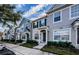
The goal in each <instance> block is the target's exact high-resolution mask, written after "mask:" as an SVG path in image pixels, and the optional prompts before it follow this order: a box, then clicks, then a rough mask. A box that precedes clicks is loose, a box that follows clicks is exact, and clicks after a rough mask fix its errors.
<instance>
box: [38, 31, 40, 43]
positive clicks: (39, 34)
mask: <svg viewBox="0 0 79 59" xmlns="http://www.w3.org/2000/svg"><path fill="white" fill-rule="evenodd" d="M38 41H39V44H40V30H39V40H38Z"/></svg>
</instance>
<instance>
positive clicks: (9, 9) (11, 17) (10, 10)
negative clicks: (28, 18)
mask: <svg viewBox="0 0 79 59" xmlns="http://www.w3.org/2000/svg"><path fill="white" fill-rule="evenodd" d="M15 8H16V5H14V4H11V5H10V4H1V5H0V12H2V14H3V16H2V17H1V18H2V19H3V20H2V19H0V21H2V22H3V24H6V22H13V23H14V25H16V21H18V20H20V18H21V13H20V12H15V11H14V9H15Z"/></svg>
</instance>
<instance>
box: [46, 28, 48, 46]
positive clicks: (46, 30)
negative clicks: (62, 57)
mask: <svg viewBox="0 0 79 59" xmlns="http://www.w3.org/2000/svg"><path fill="white" fill-rule="evenodd" d="M47 34H48V32H47V29H46V44H47V40H48V39H47V38H48V37H47Z"/></svg>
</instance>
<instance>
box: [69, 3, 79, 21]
mask: <svg viewBox="0 0 79 59" xmlns="http://www.w3.org/2000/svg"><path fill="white" fill-rule="evenodd" d="M75 5H76V4H75ZM75 5H71V6H70V7H69V19H70V20H72V19H76V18H78V17H79V16H75V17H71V7H72V6H75Z"/></svg>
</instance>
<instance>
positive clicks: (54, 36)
mask: <svg viewBox="0 0 79 59" xmlns="http://www.w3.org/2000/svg"><path fill="white" fill-rule="evenodd" d="M46 14H47V15H46V16H43V17H41V18H39V19H36V20H34V21H32V22H31V23H29V24H30V25H27V24H26V22H29V21H22V23H21V24H23V26H21V25H20V27H19V28H18V30H17V33H18V36H19V35H20V33H23V34H24V35H23V36H25V35H26V36H25V38H26V39H25V40H27V38H28V39H32V40H35V41H37V42H38V43H39V44H41V43H44V44H47V42H48V41H52V42H53V41H56V42H58V41H62V42H65V41H66V42H72V44H73V45H74V46H75V47H76V48H79V4H75V5H73V4H55V5H53V6H52V7H51V8H50V9H49V10H48V11H47V12H46ZM26 25H27V26H26ZM29 26H30V27H29ZM28 27H29V28H28ZM26 29H27V30H26ZM21 30H22V31H23V32H22V31H21ZM23 38H24V37H23ZM23 38H22V39H23Z"/></svg>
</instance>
